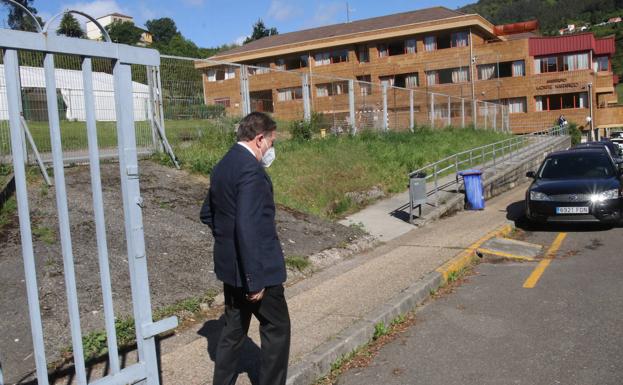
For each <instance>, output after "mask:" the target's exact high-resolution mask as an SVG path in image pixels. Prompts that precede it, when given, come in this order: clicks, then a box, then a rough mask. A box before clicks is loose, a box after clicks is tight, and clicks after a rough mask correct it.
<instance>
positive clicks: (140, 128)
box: [0, 51, 156, 160]
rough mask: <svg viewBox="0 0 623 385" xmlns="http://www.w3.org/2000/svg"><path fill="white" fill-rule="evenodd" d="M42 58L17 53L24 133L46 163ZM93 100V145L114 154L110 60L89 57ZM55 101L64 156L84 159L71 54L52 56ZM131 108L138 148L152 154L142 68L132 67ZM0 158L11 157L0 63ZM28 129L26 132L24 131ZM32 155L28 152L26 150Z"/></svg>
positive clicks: (76, 61) (75, 62)
mask: <svg viewBox="0 0 623 385" xmlns="http://www.w3.org/2000/svg"><path fill="white" fill-rule="evenodd" d="M43 59H44V55H43V54H42V53H35V52H31V51H20V52H19V62H20V70H19V74H15V75H14V76H16V77H18V78H19V81H20V83H21V91H22V92H21V110H22V116H23V118H24V119H23V123H24V125H25V127H24V130H25V134H26V135H30V136H31V137H32V139H33V142H34V144H35V146H36V148H37V150H38V151H39V152H40V153H41V154H42V157H43V159H44V160H45V159H50V157H49V156H48V154H49V153H50V152H51V144H50V130H49V125H48V104H47V99H46V98H47V97H46V82H45V74H44V68H43ZM92 63H93V64H92V65H93V90H94V93H93V96H94V102H95V117H96V121H97V134H98V145H99V147H100V149H102V150H103V151H102V153H103V154H105V153H106V152H107V151H108V152H110V155H111V156H114V154H115V152H116V149H117V132H116V110H115V95H114V91H113V89H114V88H113V85H114V84H113V75H112V62H111V61H110V60H104V59H93V62H92ZM54 66H55V81H56V87H57V90H56V91H57V92H56V97H57V102H58V109H59V111H58V112H59V116H60V119H61V121H60V123H61V138H62V145H63V151H64V153H65V157H66V158H71V159H76V160H78V159H80V158H86V157H87V155H88V153H87V149H88V144H87V143H88V142H87V130H86V122H85V121H86V111H85V107H84V105H85V99H84V86H83V75H82V70H81V66H82V58H80V57H78V56H70V55H55V56H54ZM132 69H133V82H132V88H133V104H134V120H135V129H136V143H137V147H138V148H139V149H141V150H143V151H152V150H153V149H154V148H155V145H156V142H155V137H154V135H153V133H152V132H153V130H152V127H151V125H150V114H151V111H152V106H151V105H150V96H149V92H150V91H149V87H148V85H147V84H146V81H145V80H146V75H147V68H146V67H145V66H134V67H133V68H132ZM0 71H1V73H2V76H1V77H0V159H8V156H9V155H10V147H11V146H10V139H9V137H10V136H9V124H8V107H7V100H6V82H5V76H11V74H5V73H4V64H3V63H1V59H0ZM26 131H28V132H26ZM28 151H29V152H32V148H28Z"/></svg>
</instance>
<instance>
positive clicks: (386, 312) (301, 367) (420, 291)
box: [286, 223, 514, 385]
mask: <svg viewBox="0 0 623 385" xmlns="http://www.w3.org/2000/svg"><path fill="white" fill-rule="evenodd" d="M513 229H514V225H513V224H512V223H507V224H505V225H503V226H502V227H500V228H498V229H496V230H493V231H491V232H489V233H487V235H485V236H484V237H482V238H480V239H479V240H478V241H476V242H475V243H473V244H472V245H470V246H469V247H468V248H467V249H466V250H465V251H463V252H461V253H459V254H458V255H457V256H455V257H454V258H452V259H451V260H449V261H448V262H446V263H444V264H443V265H441V266H440V267H439V268H437V269H436V270H435V271H433V272H431V273H429V274H428V275H426V276H424V277H422V278H421V279H420V280H418V281H417V282H415V283H414V284H413V285H411V286H410V287H408V288H407V289H405V290H404V291H402V292H401V293H399V294H398V295H396V296H395V297H394V298H392V299H391V300H389V301H387V302H386V303H385V304H383V305H382V306H380V307H378V308H377V309H375V310H373V311H372V312H370V313H368V314H367V315H366V316H364V317H363V318H362V319H359V320H357V321H355V322H354V323H353V324H352V325H351V326H349V327H348V328H346V329H344V330H342V331H341V332H340V333H339V334H338V335H337V336H335V337H334V338H332V339H331V340H329V341H326V342H324V343H323V344H322V345H320V346H318V347H317V348H316V349H314V350H313V351H312V352H310V353H308V354H306V355H304V356H303V357H302V358H301V360H300V362H299V363H297V364H295V365H292V366H291V367H290V368H288V379H287V381H286V384H287V385H309V384H312V383H314V381H316V380H317V379H318V378H320V377H322V376H324V375H326V374H327V373H328V372H329V371H330V370H331V365H332V364H333V363H334V362H336V361H337V360H338V359H340V358H341V357H344V356H345V355H347V354H349V353H351V352H352V351H354V350H356V349H357V348H359V347H361V346H363V345H365V344H367V343H368V342H370V341H371V340H372V338H373V336H374V330H375V326H376V325H377V324H378V323H380V322H383V323H384V324H385V325H386V326H389V325H390V323H391V321H392V320H393V319H395V318H396V317H398V316H400V315H402V314H405V313H407V312H409V311H411V310H413V309H414V308H415V307H416V306H418V305H420V304H421V303H423V302H424V301H425V300H426V299H428V298H429V297H430V295H431V293H432V292H434V291H436V290H437V289H439V288H440V287H441V286H443V285H445V284H446V282H447V281H448V276H449V275H450V274H451V273H452V272H454V271H460V270H461V269H463V268H465V267H467V266H468V265H470V264H471V262H472V258H474V256H475V254H476V249H478V247H479V246H480V245H481V244H482V243H484V242H485V241H486V240H488V239H490V238H493V237H498V236H505V235H508V234H509V233H511V232H512V231H513Z"/></svg>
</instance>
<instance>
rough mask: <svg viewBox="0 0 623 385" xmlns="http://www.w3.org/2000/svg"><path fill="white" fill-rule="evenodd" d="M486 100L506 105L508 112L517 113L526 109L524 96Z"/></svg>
mask: <svg viewBox="0 0 623 385" xmlns="http://www.w3.org/2000/svg"><path fill="white" fill-rule="evenodd" d="M488 102H491V103H495V104H502V105H504V106H508V112H509V113H510V114H517V113H521V112H526V111H527V107H526V104H527V101H526V98H525V97H522V98H508V99H501V100H488Z"/></svg>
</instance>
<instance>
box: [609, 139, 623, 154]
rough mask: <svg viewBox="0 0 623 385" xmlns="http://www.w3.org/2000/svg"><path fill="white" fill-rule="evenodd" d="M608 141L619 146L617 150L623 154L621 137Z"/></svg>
mask: <svg viewBox="0 0 623 385" xmlns="http://www.w3.org/2000/svg"><path fill="white" fill-rule="evenodd" d="M610 141H611V142H612V143H614V144H616V145H617V146H619V150H620V151H621V152H623V137H615V138H610Z"/></svg>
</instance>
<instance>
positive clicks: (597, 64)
mask: <svg viewBox="0 0 623 385" xmlns="http://www.w3.org/2000/svg"><path fill="white" fill-rule="evenodd" d="M593 60H594V62H593V70H595V71H609V70H610V65H609V61H608V56H596V57H595V58H594V59H593Z"/></svg>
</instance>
